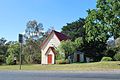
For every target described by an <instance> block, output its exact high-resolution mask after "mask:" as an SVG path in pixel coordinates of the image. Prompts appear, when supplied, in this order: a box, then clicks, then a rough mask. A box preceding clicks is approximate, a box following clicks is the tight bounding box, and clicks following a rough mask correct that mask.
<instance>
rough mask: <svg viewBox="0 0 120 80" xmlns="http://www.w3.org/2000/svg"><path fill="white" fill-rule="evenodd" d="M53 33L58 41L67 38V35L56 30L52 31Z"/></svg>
mask: <svg viewBox="0 0 120 80" xmlns="http://www.w3.org/2000/svg"><path fill="white" fill-rule="evenodd" d="M54 33H55V35H56V36H57V37H58V39H59V40H60V41H62V40H67V39H69V38H68V36H66V35H65V34H63V33H60V32H57V31H54Z"/></svg>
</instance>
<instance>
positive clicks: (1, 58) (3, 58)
mask: <svg viewBox="0 0 120 80" xmlns="http://www.w3.org/2000/svg"><path fill="white" fill-rule="evenodd" d="M4 61H5V57H4V56H3V55H0V65H1V64H2V63H4Z"/></svg>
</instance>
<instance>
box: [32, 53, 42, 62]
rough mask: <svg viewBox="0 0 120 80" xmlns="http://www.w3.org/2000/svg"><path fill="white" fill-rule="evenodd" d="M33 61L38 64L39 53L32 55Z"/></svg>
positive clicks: (39, 60)
mask: <svg viewBox="0 0 120 80" xmlns="http://www.w3.org/2000/svg"><path fill="white" fill-rule="evenodd" d="M33 63H35V64H40V63H41V54H40V53H37V54H35V55H34V56H33Z"/></svg>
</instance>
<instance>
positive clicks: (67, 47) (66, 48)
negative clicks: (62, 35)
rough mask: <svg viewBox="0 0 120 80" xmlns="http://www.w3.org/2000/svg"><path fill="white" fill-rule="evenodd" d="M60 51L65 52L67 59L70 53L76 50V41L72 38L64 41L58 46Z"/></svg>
mask: <svg viewBox="0 0 120 80" xmlns="http://www.w3.org/2000/svg"><path fill="white" fill-rule="evenodd" d="M58 51H59V53H60V54H63V53H64V54H65V59H67V58H68V56H69V55H71V54H73V53H74V51H75V46H74V43H73V42H72V41H71V40H66V41H62V42H61V44H60V45H59V46H58Z"/></svg>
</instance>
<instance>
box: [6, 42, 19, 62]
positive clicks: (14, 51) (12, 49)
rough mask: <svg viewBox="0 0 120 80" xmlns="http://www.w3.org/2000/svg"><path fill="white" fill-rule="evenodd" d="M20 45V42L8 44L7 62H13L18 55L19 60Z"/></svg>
mask: <svg viewBox="0 0 120 80" xmlns="http://www.w3.org/2000/svg"><path fill="white" fill-rule="evenodd" d="M19 53H20V46H19V43H18V42H13V43H12V44H10V45H9V46H8V49H7V58H6V63H7V64H13V63H14V62H13V61H14V58H15V57H16V59H17V61H18V60H19Z"/></svg>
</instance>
